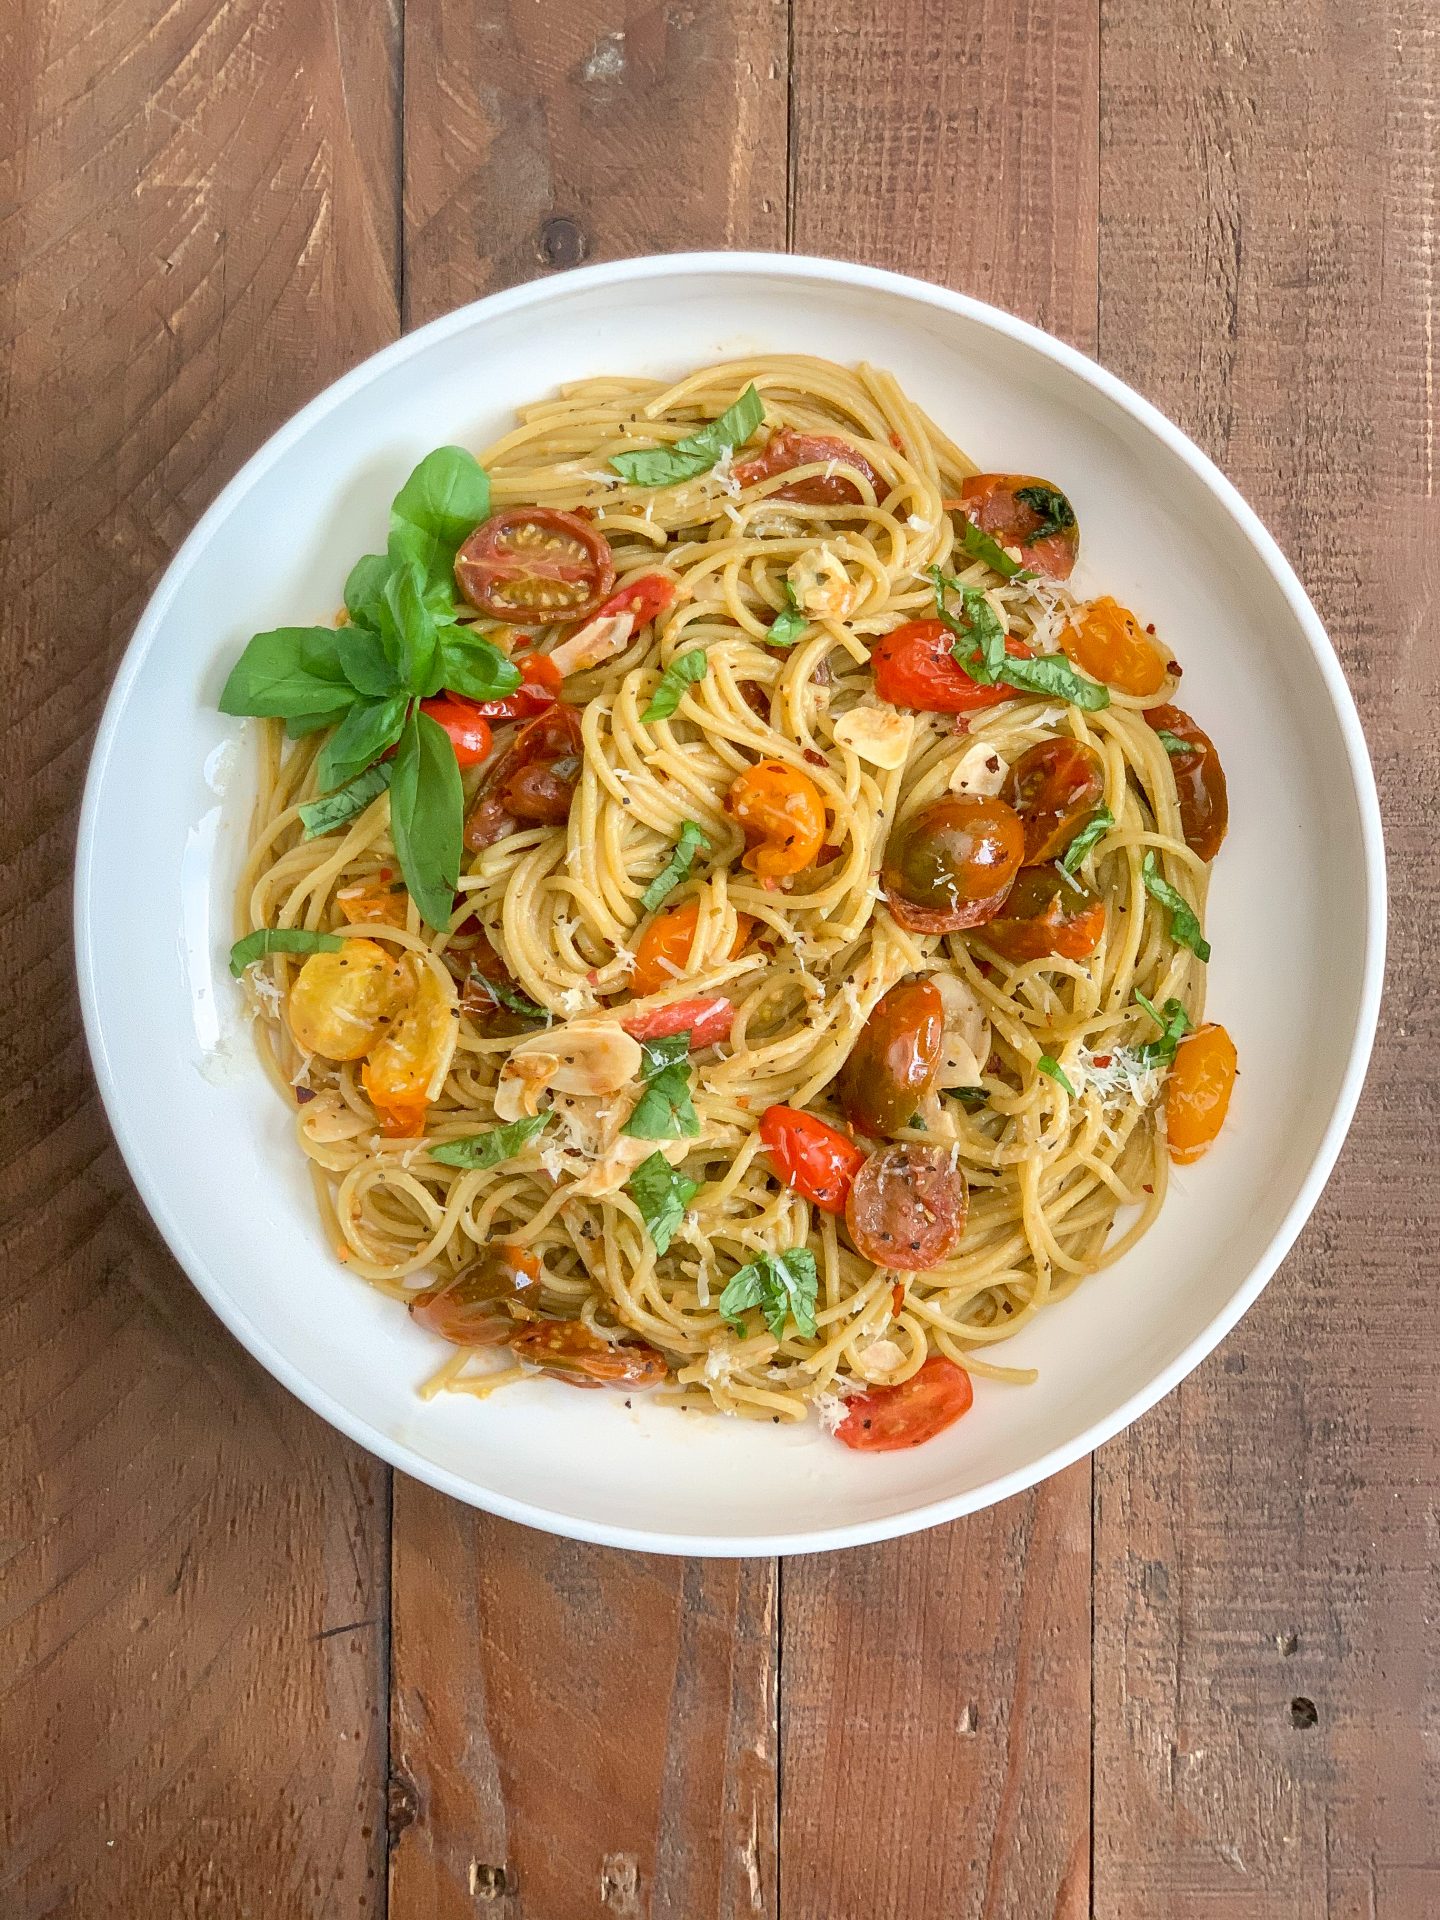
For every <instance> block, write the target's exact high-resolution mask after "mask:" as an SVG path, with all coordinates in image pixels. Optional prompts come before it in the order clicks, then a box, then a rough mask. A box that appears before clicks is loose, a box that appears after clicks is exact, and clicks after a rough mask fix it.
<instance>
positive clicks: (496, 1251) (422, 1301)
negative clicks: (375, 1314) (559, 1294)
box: [409, 1241, 541, 1347]
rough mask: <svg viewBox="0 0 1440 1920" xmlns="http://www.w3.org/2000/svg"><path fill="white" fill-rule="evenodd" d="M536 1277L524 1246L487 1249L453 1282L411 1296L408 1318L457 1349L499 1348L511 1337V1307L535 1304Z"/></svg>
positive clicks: (537, 1265)
mask: <svg viewBox="0 0 1440 1920" xmlns="http://www.w3.org/2000/svg"><path fill="white" fill-rule="evenodd" d="M540 1272H541V1268H540V1261H539V1259H538V1258H537V1257H536V1255H535V1254H533V1253H531V1251H530V1249H529V1248H528V1247H521V1246H516V1245H515V1244H514V1243H513V1242H508V1241H507V1242H504V1243H502V1244H501V1245H500V1246H497V1247H487V1248H486V1249H485V1251H484V1252H483V1253H482V1254H481V1255H480V1256H479V1258H478V1259H475V1260H472V1261H471V1262H470V1263H469V1265H468V1266H464V1267H462V1268H461V1269H460V1271H459V1272H458V1273H457V1274H455V1275H454V1276H453V1277H452V1278H451V1279H449V1280H443V1281H441V1283H440V1284H439V1286H435V1287H426V1288H425V1290H424V1292H423V1293H417V1294H414V1295H413V1296H412V1297H411V1300H410V1302H409V1307H410V1318H411V1319H412V1320H414V1321H416V1322H417V1323H418V1324H419V1325H420V1326H422V1327H424V1328H426V1329H427V1330H428V1331H429V1332H430V1333H438V1334H439V1336H440V1338H441V1339H442V1340H449V1341H450V1342H451V1343H452V1344H453V1345H455V1346H457V1347H503V1346H504V1345H505V1344H506V1342H507V1341H509V1340H510V1339H511V1338H512V1336H513V1335H514V1332H515V1316H514V1314H513V1313H512V1312H511V1311H510V1309H511V1307H512V1306H513V1305H515V1304H516V1303H518V1302H522V1301H526V1300H527V1297H528V1303H529V1305H530V1306H533V1305H534V1304H535V1303H536V1302H537V1301H538V1299H539V1295H540V1286H539V1282H540Z"/></svg>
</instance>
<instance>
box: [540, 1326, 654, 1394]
mask: <svg viewBox="0 0 1440 1920" xmlns="http://www.w3.org/2000/svg"><path fill="white" fill-rule="evenodd" d="M510 1350H511V1352H512V1353H513V1354H514V1355H515V1357H516V1359H517V1360H528V1361H529V1362H530V1364H531V1365H532V1366H536V1367H548V1368H549V1369H550V1370H551V1371H552V1372H553V1373H557V1374H559V1376H560V1377H561V1379H562V1380H568V1381H569V1384H570V1385H571V1386H575V1387H599V1386H615V1387H658V1386H659V1384H660V1382H661V1381H662V1380H663V1379H665V1377H666V1376H667V1374H668V1373H669V1371H670V1369H669V1367H668V1366H667V1365H666V1364H665V1358H664V1355H663V1354H659V1353H657V1352H656V1351H655V1349H654V1347H647V1346H643V1345H642V1344H641V1343H640V1342H639V1341H638V1340H627V1341H624V1342H622V1343H621V1345H620V1346H618V1347H612V1346H611V1345H610V1343H609V1341H608V1340H602V1339H601V1338H600V1336H599V1334H598V1333H592V1332H591V1330H590V1328H589V1327H587V1326H584V1325H582V1323H581V1322H580V1321H578V1320H540V1321H537V1322H535V1324H534V1325H532V1326H528V1327H526V1328H524V1329H523V1331H521V1332H520V1333H517V1334H515V1335H514V1336H513V1337H512V1338H511V1341H510Z"/></svg>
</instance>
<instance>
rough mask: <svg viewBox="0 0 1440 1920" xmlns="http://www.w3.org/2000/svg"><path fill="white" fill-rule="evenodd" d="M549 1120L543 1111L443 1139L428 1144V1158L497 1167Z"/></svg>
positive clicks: (452, 1163) (448, 1163) (458, 1164)
mask: <svg viewBox="0 0 1440 1920" xmlns="http://www.w3.org/2000/svg"><path fill="white" fill-rule="evenodd" d="M549 1120H550V1114H549V1112H548V1110H547V1111H546V1112H544V1113H537V1114H534V1115H532V1116H531V1117H530V1118H529V1119H526V1120H512V1121H511V1122H510V1125H509V1126H508V1127H491V1128H490V1129H489V1131H488V1132H486V1133H467V1134H466V1136H465V1138H464V1139H463V1140H446V1141H445V1142H444V1143H443V1144H442V1145H440V1146H438V1147H431V1148H430V1149H429V1153H430V1158H431V1159H432V1160H438V1161H439V1162H440V1163H441V1165H442V1166H446V1167H498V1166H499V1165H500V1163H501V1161H502V1160H513V1159H514V1158H515V1156H516V1155H517V1154H519V1153H523V1152H524V1151H525V1149H526V1147H528V1146H529V1144H530V1142H531V1141H532V1140H533V1139H534V1138H535V1136H536V1134H538V1133H539V1132H540V1131H541V1129H542V1128H543V1127H545V1126H547V1125H548V1124H549Z"/></svg>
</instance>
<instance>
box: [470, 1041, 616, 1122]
mask: <svg viewBox="0 0 1440 1920" xmlns="http://www.w3.org/2000/svg"><path fill="white" fill-rule="evenodd" d="M641 1057H642V1056H641V1053H640V1042H639V1041H638V1040H633V1039H632V1038H631V1037H630V1035H629V1034H628V1033H626V1031H625V1029H624V1028H623V1027H621V1026H617V1025H616V1024H615V1022H614V1021H609V1020H602V1021H596V1022H595V1023H593V1024H592V1025H581V1024H578V1023H577V1024H576V1025H574V1026H567V1027H551V1028H550V1029H549V1031H548V1032H545V1033H537V1034H534V1035H532V1037H531V1038H530V1039H528V1040H522V1041H520V1042H519V1044H518V1045H516V1046H514V1047H512V1048H511V1049H510V1054H509V1057H508V1058H507V1060H506V1062H505V1064H504V1066H503V1067H501V1069H500V1079H499V1082H498V1083H497V1085H496V1088H495V1112H496V1114H497V1115H498V1117H499V1118H500V1119H501V1120H506V1121H508V1120H520V1119H523V1118H527V1117H528V1116H529V1115H531V1114H534V1113H536V1112H538V1111H539V1104H540V1095H541V1093H543V1092H544V1091H545V1089H546V1088H549V1090H550V1091H551V1092H552V1093H618V1092H619V1091H620V1089H621V1087H623V1086H626V1085H628V1083H629V1082H630V1081H631V1080H633V1079H634V1078H635V1076H636V1075H637V1074H638V1073H639V1071H640V1062H641Z"/></svg>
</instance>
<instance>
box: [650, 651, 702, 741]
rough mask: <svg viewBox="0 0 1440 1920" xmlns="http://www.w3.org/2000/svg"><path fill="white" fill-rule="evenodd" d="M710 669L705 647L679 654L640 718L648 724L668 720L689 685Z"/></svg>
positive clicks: (662, 675)
mask: <svg viewBox="0 0 1440 1920" xmlns="http://www.w3.org/2000/svg"><path fill="white" fill-rule="evenodd" d="M709 670H710V662H709V661H708V660H707V659H706V657H705V649H704V648H703V647H688V648H687V649H686V651H685V652H684V653H680V654H677V655H676V656H675V658H674V659H673V660H672V661H671V662H670V664H669V666H668V667H666V669H665V671H664V673H662V674H661V676H660V684H659V685H658V686H657V687H656V689H655V691H654V693H652V694H651V696H650V704H649V706H648V707H646V709H645V711H644V712H643V713H642V714H641V716H640V718H641V719H642V720H643V721H644V722H645V723H646V725H647V726H648V725H649V723H650V722H651V721H652V720H668V719H669V718H670V716H671V714H672V713H674V711H675V709H676V708H677V707H678V706H679V704H680V702H681V700H682V699H683V698H684V695H685V690H686V688H687V687H693V686H695V685H696V684H697V682H699V681H701V680H703V679H704V678H705V675H706V674H707V673H708V672H709Z"/></svg>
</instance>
